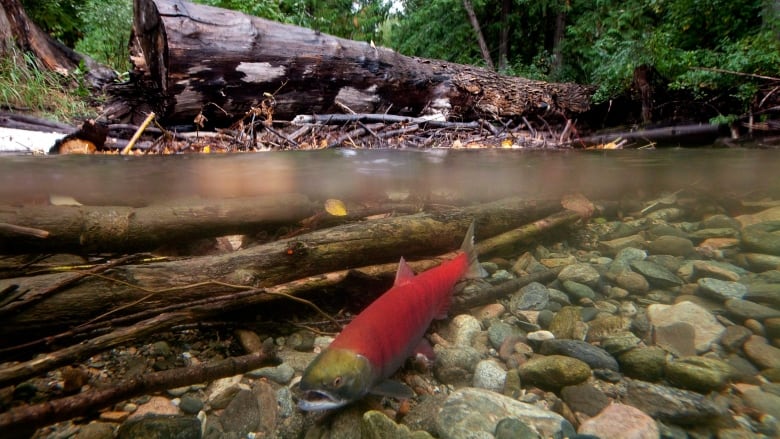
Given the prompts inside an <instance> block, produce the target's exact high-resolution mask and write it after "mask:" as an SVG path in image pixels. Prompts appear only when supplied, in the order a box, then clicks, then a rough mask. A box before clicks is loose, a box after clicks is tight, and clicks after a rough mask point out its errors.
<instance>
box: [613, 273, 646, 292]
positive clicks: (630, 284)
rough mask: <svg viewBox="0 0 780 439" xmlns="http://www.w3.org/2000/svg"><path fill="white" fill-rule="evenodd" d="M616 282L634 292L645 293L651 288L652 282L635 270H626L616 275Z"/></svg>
mask: <svg viewBox="0 0 780 439" xmlns="http://www.w3.org/2000/svg"><path fill="white" fill-rule="evenodd" d="M615 284H616V285H617V286H618V287H620V288H624V289H626V290H627V291H629V292H631V293H634V294H644V293H647V292H648V291H649V290H650V283H648V282H647V279H645V277H644V276H642V275H641V274H639V273H635V272H633V271H624V272H622V273H619V274H618V275H617V276H615Z"/></svg>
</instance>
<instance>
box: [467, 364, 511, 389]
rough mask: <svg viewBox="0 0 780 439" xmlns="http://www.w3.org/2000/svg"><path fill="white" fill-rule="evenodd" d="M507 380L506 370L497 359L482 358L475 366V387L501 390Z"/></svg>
mask: <svg viewBox="0 0 780 439" xmlns="http://www.w3.org/2000/svg"><path fill="white" fill-rule="evenodd" d="M505 382H506V370H504V368H503V367H501V365H500V364H498V363H497V362H496V361H495V360H482V361H480V362H479V363H477V366H476V367H475V368H474V387H478V388H480V389H487V390H492V391H494V392H499V393H500V392H501V391H503V390H504V383H505Z"/></svg>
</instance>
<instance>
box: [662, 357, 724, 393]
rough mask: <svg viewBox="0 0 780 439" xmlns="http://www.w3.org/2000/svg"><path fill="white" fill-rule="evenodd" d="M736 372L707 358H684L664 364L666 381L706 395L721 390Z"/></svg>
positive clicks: (720, 362) (719, 362)
mask: <svg viewBox="0 0 780 439" xmlns="http://www.w3.org/2000/svg"><path fill="white" fill-rule="evenodd" d="M735 374H736V371H735V370H734V369H733V368H732V367H731V366H730V365H729V364H728V363H726V362H723V361H721V360H717V359H715V358H709V357H686V358H681V359H679V360H673V361H670V362H668V363H666V379H667V380H669V382H670V383H671V384H673V385H675V386H677V387H681V388H683V389H689V390H695V391H697V392H702V393H707V392H711V391H718V390H722V389H723V388H724V387H726V385H728V383H729V380H730V379H731V378H732V377H733V376H734V375H735Z"/></svg>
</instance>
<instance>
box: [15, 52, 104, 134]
mask: <svg viewBox="0 0 780 439" xmlns="http://www.w3.org/2000/svg"><path fill="white" fill-rule="evenodd" d="M6 47H9V48H10V49H9V50H7V51H6V56H3V57H0V106H2V107H4V108H15V109H22V110H25V111H30V112H32V113H35V114H38V115H46V116H48V117H52V118H54V119H56V120H59V121H62V122H70V121H71V119H72V118H73V117H76V116H82V117H83V116H94V110H92V109H91V108H90V106H89V105H88V102H87V99H86V95H87V92H86V90H85V89H84V87H82V86H81V85H80V84H79V83H77V81H74V79H73V78H68V77H65V76H62V75H60V74H59V73H54V72H50V71H47V70H42V69H40V68H39V67H38V65H37V61H36V60H35V59H33V57H31V56H30V55H28V54H23V53H21V52H19V51H18V50H16V49H14V48H13V45H12V44H8V43H6Z"/></svg>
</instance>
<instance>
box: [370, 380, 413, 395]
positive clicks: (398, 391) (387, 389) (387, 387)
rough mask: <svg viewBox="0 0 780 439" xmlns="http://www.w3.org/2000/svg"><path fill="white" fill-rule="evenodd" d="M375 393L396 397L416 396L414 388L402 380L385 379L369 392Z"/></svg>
mask: <svg viewBox="0 0 780 439" xmlns="http://www.w3.org/2000/svg"><path fill="white" fill-rule="evenodd" d="M369 393H371V394H373V395H379V396H388V397H390V398H395V399H410V398H413V397H414V390H412V389H411V387H409V386H407V385H406V384H404V383H402V382H400V381H393V380H384V381H382V382H381V383H379V384H377V385H376V386H374V387H373V388H371V391H370V392H369Z"/></svg>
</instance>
